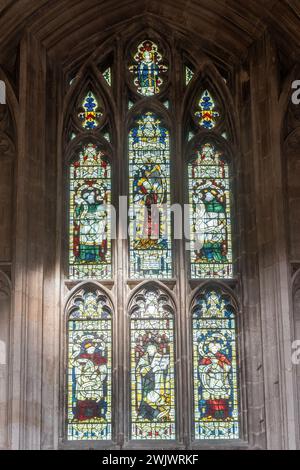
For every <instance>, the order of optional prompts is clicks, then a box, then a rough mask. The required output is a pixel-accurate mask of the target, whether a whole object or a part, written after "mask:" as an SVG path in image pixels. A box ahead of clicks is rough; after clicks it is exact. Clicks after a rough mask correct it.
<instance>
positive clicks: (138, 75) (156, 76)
mask: <svg viewBox="0 0 300 470" xmlns="http://www.w3.org/2000/svg"><path fill="white" fill-rule="evenodd" d="M133 60H134V64H132V65H130V66H129V71H130V72H131V73H132V74H133V75H134V85H135V86H136V88H137V91H138V93H140V94H141V95H144V96H153V95H156V94H157V93H159V92H160V90H161V85H162V83H163V78H162V77H163V75H164V74H165V73H166V72H167V70H168V67H167V65H166V64H164V60H163V56H162V54H161V53H160V52H159V51H158V46H157V45H156V44H155V43H154V42H152V41H150V40H145V41H143V42H142V43H141V44H139V46H138V49H137V52H136V53H135V54H134V56H133Z"/></svg>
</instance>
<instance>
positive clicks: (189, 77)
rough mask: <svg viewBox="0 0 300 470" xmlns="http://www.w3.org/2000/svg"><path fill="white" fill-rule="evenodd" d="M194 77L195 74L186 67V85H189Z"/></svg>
mask: <svg viewBox="0 0 300 470" xmlns="http://www.w3.org/2000/svg"><path fill="white" fill-rule="evenodd" d="M193 76H194V72H193V71H192V70H191V69H190V68H189V67H185V84H186V85H188V84H189V83H190V81H191V80H192V78H193Z"/></svg>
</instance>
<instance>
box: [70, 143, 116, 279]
mask: <svg viewBox="0 0 300 470" xmlns="http://www.w3.org/2000/svg"><path fill="white" fill-rule="evenodd" d="M110 204H111V168H110V164H109V161H108V159H107V157H106V155H104V154H103V153H102V151H101V150H100V149H99V147H98V146H97V145H96V144H94V143H89V144H87V145H85V146H83V147H82V150H81V151H80V152H79V158H77V159H76V160H75V161H74V162H73V163H72V164H71V166H70V260H69V263H70V276H71V277H72V278H73V279H84V278H94V277H97V278H101V279H103V278H108V277H110V275H111V240H110V227H111V225H110V223H111V222H110V209H111V205H110Z"/></svg>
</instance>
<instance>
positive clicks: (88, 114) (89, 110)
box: [78, 91, 103, 130]
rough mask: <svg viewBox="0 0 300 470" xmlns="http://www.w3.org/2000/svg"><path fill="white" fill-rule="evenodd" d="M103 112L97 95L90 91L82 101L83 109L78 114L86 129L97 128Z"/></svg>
mask: <svg viewBox="0 0 300 470" xmlns="http://www.w3.org/2000/svg"><path fill="white" fill-rule="evenodd" d="M102 114H103V113H102V111H100V109H99V105H98V101H97V99H96V97H95V95H94V94H93V93H92V92H91V91H89V92H88V93H87V95H86V96H85V98H84V100H83V102H82V111H80V113H79V114H78V118H79V120H80V121H81V125H82V127H83V128H84V129H86V130H93V129H95V128H96V127H98V126H99V119H100V118H101V116H102Z"/></svg>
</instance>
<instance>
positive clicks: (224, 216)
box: [188, 143, 232, 279]
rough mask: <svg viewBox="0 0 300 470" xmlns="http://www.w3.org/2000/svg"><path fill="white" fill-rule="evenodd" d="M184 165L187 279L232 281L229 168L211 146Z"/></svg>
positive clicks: (200, 147) (220, 154)
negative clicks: (188, 230)
mask: <svg viewBox="0 0 300 470" xmlns="http://www.w3.org/2000/svg"><path fill="white" fill-rule="evenodd" d="M195 153H196V155H195V157H194V159H193V160H192V161H191V162H190V163H189V165H188V178H189V204H190V227H191V233H190V240H191V242H190V243H191V245H190V248H191V251H190V253H191V259H190V261H191V277H192V279H201V278H215V279H228V278H231V277H232V243H231V217H230V184H229V166H228V164H227V162H226V161H225V159H224V157H223V155H222V153H221V152H219V151H218V150H217V149H216V147H215V146H214V145H213V144H212V143H206V144H204V145H201V146H199V148H198V149H196V152H195Z"/></svg>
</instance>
